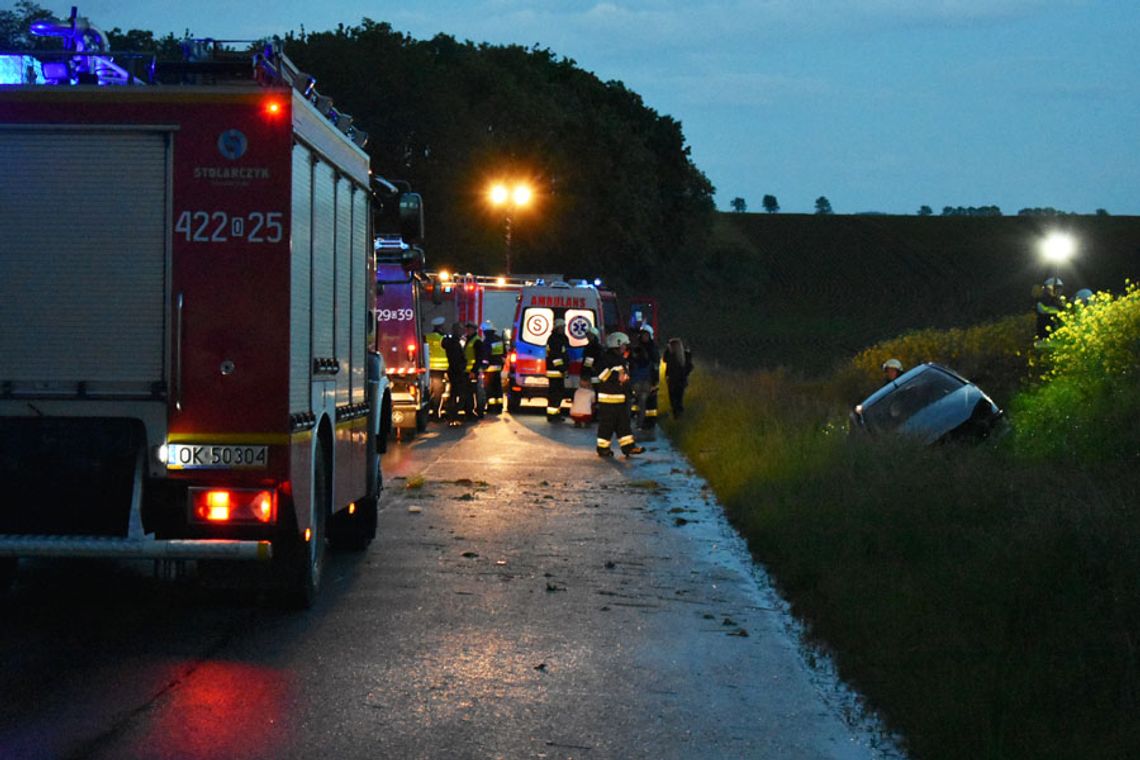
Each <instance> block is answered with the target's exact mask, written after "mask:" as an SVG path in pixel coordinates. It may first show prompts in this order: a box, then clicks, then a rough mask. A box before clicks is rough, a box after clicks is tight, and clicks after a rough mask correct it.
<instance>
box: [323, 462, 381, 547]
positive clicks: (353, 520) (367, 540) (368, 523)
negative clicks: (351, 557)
mask: <svg viewBox="0 0 1140 760" xmlns="http://www.w3.org/2000/svg"><path fill="white" fill-rule="evenodd" d="M373 460H374V461H373V465H372V466H373V467H375V468H376V472H375V476H374V480H373V482H374V483H375V484H376V488H375V491H373V492H372V493H369V494H368V495H367V496H365V497H364V498H363V499H360V500H359V501H357V502H356V510H355V512H353V513H352V514H349V511H348V509H342V510H340V511H339V512H337V513H336V514H334V515H333V516H332V519H331V520H330V521H329V546H330V548H332V549H335V550H337V551H350V552H361V551H364V550H365V549H367V548H368V545H369V544H371V543H372V540H373V539H374V538H376V523H377V518H378V516H379V510H380V493H381V489H382V488H383V480H382V478H383V474H382V473H381V471H380V457H379V456H375V457H373Z"/></svg>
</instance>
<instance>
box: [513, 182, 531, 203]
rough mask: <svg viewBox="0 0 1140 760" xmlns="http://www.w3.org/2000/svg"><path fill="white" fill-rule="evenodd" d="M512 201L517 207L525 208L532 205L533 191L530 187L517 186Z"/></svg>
mask: <svg viewBox="0 0 1140 760" xmlns="http://www.w3.org/2000/svg"><path fill="white" fill-rule="evenodd" d="M511 197H512V199H513V200H514V203H515V205H516V206H525V205H527V204H528V203H530V198H531V191H530V186H529V185H515V189H514V192H513V193H512V194H511Z"/></svg>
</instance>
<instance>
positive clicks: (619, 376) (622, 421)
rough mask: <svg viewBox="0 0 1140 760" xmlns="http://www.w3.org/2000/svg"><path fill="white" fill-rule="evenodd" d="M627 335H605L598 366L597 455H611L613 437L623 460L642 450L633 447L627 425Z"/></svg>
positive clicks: (635, 444)
mask: <svg viewBox="0 0 1140 760" xmlns="http://www.w3.org/2000/svg"><path fill="white" fill-rule="evenodd" d="M628 347H629V336H628V335H626V334H625V333H623V332H615V333H610V334H609V335H608V336H606V351H605V353H603V354H602V358H601V360H600V362H599V364H598V385H597V388H598V446H597V451H598V456H600V457H612V456H613V455H614V452H613V449H612V448H611V446H612V444H613V441H612V439H613V437H614V435H615V434H616V435H617V437H618V446H620V447H621V453H623V454H625V455H626V456H627V457H629V456H633V455H634V454H640V453H642V452H643V451H645V449H643V448H642V447H640V446H638V445H637V441H636V440H635V439H634V437H633V431H632V430H631V429H630V424H629V371H628V369H627V368H626V359H625V351H626V349H627V348H628Z"/></svg>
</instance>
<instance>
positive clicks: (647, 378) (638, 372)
mask: <svg viewBox="0 0 1140 760" xmlns="http://www.w3.org/2000/svg"><path fill="white" fill-rule="evenodd" d="M629 376H630V381H631V383H632V385H633V404H632V409H631V411H632V413H633V416H634V418H636V419H637V422H638V429H640V430H641V431H642V433H643V434H644V436H645V438H646V439H648V440H652V439H653V438H654V436H655V433H654V428H655V427H656V425H657V387H658V385H660V383H661V357H660V355H659V354H658V353H657V344H656V343H654V342H653V327H652V325H649V324H643V325H642V326H641V329H640V330H639V331H638V333H637V342H636V343H635V344H634V345H633V346H632V347H631V348H630V354H629Z"/></svg>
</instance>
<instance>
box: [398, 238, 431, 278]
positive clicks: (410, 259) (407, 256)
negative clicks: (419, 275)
mask: <svg viewBox="0 0 1140 760" xmlns="http://www.w3.org/2000/svg"><path fill="white" fill-rule="evenodd" d="M400 266H401V267H403V268H404V271H405V272H422V271H424V267H426V266H427V259H426V258H425V257H424V249H423V248H420V247H419V246H418V245H414V246H412V247H411V248H409V249H408V250H406V251H404V252H403V253H402V254H401V255H400Z"/></svg>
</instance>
